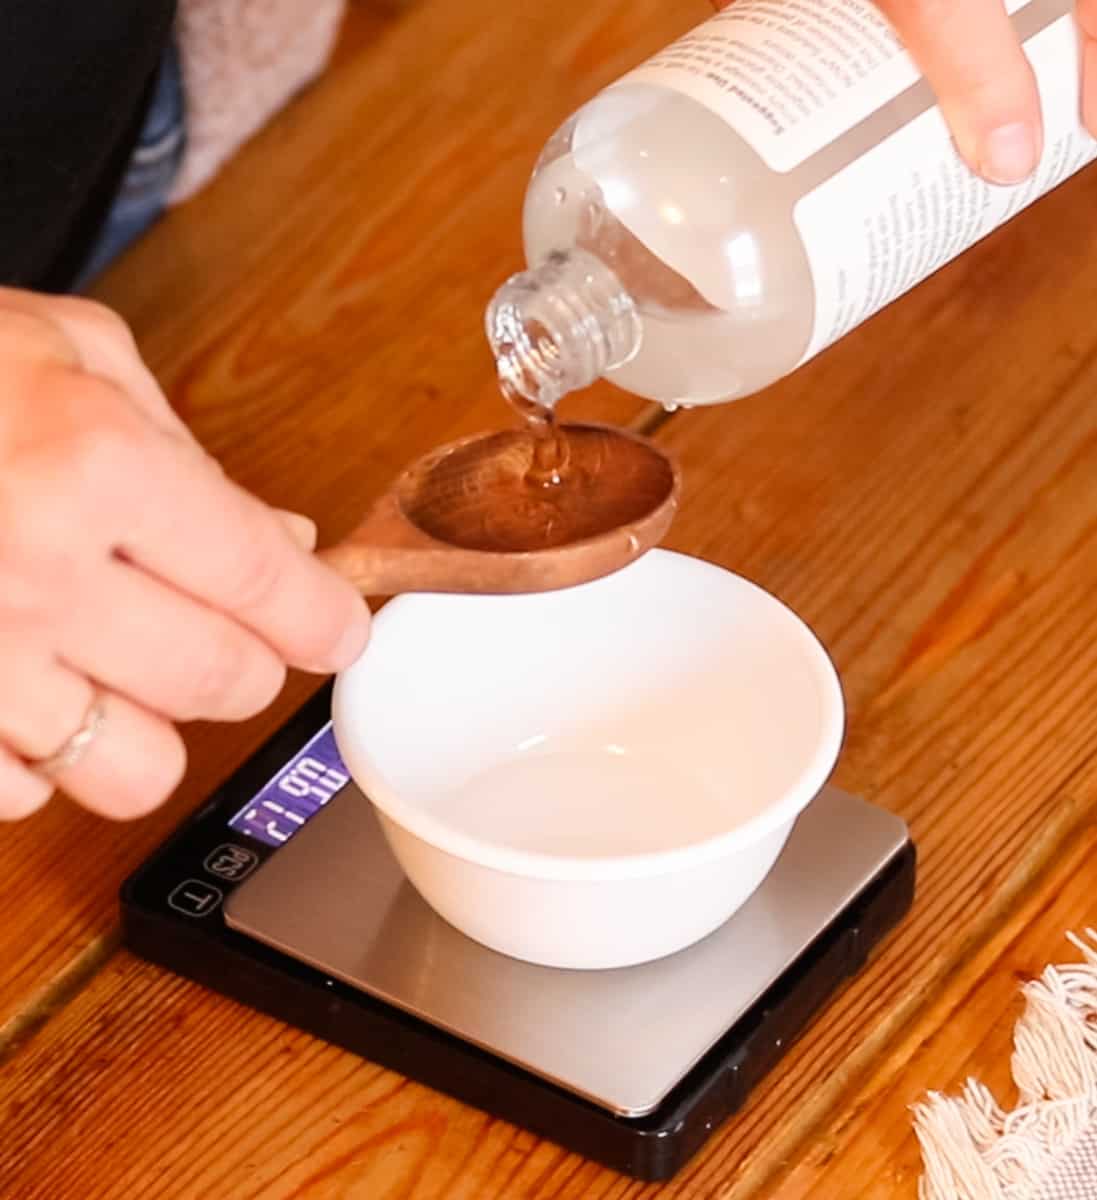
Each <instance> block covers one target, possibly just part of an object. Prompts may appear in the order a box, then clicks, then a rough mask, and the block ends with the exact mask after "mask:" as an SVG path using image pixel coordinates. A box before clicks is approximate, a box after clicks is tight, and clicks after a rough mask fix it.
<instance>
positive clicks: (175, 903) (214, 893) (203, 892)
mask: <svg viewBox="0 0 1097 1200" xmlns="http://www.w3.org/2000/svg"><path fill="white" fill-rule="evenodd" d="M223 898H224V893H223V892H222V891H221V889H220V888H216V887H214V886H213V884H212V883H203V882H202V880H201V879H185V880H184V881H183V882H182V883H181V884H179V886H178V887H177V888H176V889H175V890H174V891H173V892H172V893H171V895H170V896H169V897H168V904H169V905H170V906H171V907H172V908H174V909H175V911H176V912H181V913H182V914H183V915H184V916H187V917H204V916H206V915H207V914H208V913H211V912H213V910H214V909H215V908H216V907H217V906H218V905H219V904H220V903H221V901H222V899H223Z"/></svg>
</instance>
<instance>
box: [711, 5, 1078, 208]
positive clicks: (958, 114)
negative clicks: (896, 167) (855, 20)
mask: <svg viewBox="0 0 1097 1200" xmlns="http://www.w3.org/2000/svg"><path fill="white" fill-rule="evenodd" d="M713 3H714V5H715V7H716V8H717V9H724V8H728V7H729V6H730V5H731V3H733V0H713ZM876 6H877V8H879V9H880V11H881V12H882V13H883V14H884V16H886V17H887V19H888V20H889V21H890V22H891V23H892V25H893V26H894V27H895V30H896V32H897V33H898V34H899V37H900V39H901V40H902V42H903V44H904V45H905V46H906V47H907V49H908V50H909V51H910V53H911V55H912V56H913V58H914V59H915V61H916V62H917V63H918V66H919V67H920V68H921V70H922V72H923V74H924V75H925V76H926V78H927V79H928V80H929V83H930V85H931V86H932V88H933V90H934V92H935V93H936V95H937V98H938V101H939V103H940V106H941V111H942V113H943V114H944V116H945V119H946V120H947V121H948V124H949V128H950V129H951V130H952V136H953V140H954V141H955V143H956V148H957V150H958V151H959V152H960V154H961V155H962V156H963V158H964V159H965V160H966V161H967V162H968V164H969V165H970V166H971V167H972V169H973V170H975V171H976V172H978V174H980V175H982V176H983V177H984V178H986V179H988V180H990V181H991V182H992V183H1002V184H1008V183H1020V182H1021V181H1022V180H1023V179H1025V178H1027V177H1028V175H1030V174H1031V173H1032V170H1033V169H1034V168H1035V166H1036V164H1037V162H1038V161H1039V158H1040V153H1041V150H1042V147H1043V130H1042V122H1041V118H1040V98H1039V95H1038V93H1037V90H1036V81H1035V79H1034V77H1033V73H1032V68H1031V67H1030V66H1029V63H1028V59H1027V58H1026V57H1025V55H1024V52H1023V51H1022V49H1021V46H1020V43H1019V42H1018V40H1017V36H1016V34H1015V33H1014V32H1013V26H1012V25H1011V23H1010V20H1009V17H1008V16H1007V15H1006V11H1005V5H1004V4H1003V0H876ZM1076 8H1077V18H1078V24H1079V28H1080V33H1081V38H1082V78H1083V91H1082V96H1083V100H1082V119H1083V121H1084V123H1085V125H1086V127H1087V128H1088V129H1089V130H1090V132H1091V133H1094V134H1095V135H1097V0H1077V6H1076Z"/></svg>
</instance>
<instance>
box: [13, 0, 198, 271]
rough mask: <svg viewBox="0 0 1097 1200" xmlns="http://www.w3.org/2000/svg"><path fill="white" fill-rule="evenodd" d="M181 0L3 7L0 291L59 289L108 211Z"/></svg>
mask: <svg viewBox="0 0 1097 1200" xmlns="http://www.w3.org/2000/svg"><path fill="white" fill-rule="evenodd" d="M174 8H175V0H0V283H4V284H13V285H17V286H21V287H33V288H38V289H41V290H45V291H63V290H64V289H65V288H66V287H68V286H69V284H70V283H71V281H72V279H73V277H74V276H75V275H76V273H77V272H78V270H79V268H80V265H81V263H82V262H83V260H84V257H85V255H86V254H87V252H88V250H89V249H90V247H91V244H92V242H93V240H94V238H95V236H96V234H97V233H98V231H99V229H100V228H101V226H102V224H103V222H104V220H105V219H106V216H107V213H108V212H109V210H110V205H111V202H112V200H113V198H114V195H115V192H116V190H117V188H118V184H119V182H120V180H121V177H122V174H123V172H124V171H125V168H126V165H127V162H128V160H129V156H130V153H131V152H132V148H133V146H134V143H135V142H136V140H137V135H138V133H139V132H140V128H141V122H142V119H143V116H144V112H145V106H146V104H147V102H148V97H149V94H150V91H151V87H152V83H153V81H154V79H155V73H156V68H157V65H158V63H159V60H160V55H161V53H162V52H163V49H164V47H165V45H166V44H167V39H168V38H169V37H170V33H171V20H172V16H173V15H174Z"/></svg>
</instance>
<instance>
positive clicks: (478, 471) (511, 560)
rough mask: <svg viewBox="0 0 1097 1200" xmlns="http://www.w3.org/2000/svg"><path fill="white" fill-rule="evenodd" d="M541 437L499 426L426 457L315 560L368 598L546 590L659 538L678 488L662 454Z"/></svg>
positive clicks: (579, 429)
mask: <svg viewBox="0 0 1097 1200" xmlns="http://www.w3.org/2000/svg"><path fill="white" fill-rule="evenodd" d="M547 436H548V438H549V441H548V442H546V440H545V438H546V435H545V434H544V433H542V434H537V433H534V432H531V431H527V430H520V429H515V430H507V431H504V432H502V433H491V434H480V435H477V436H474V437H470V438H463V439H462V440H461V441H457V442H453V443H451V444H450V445H448V446H443V447H441V448H440V449H438V450H435V451H433V452H432V453H430V454H428V455H426V456H425V457H423V458H421V459H419V460H418V462H416V463H414V464H413V465H412V466H411V467H410V468H409V469H408V470H407V471H405V472H404V474H403V475H401V476H400V478H399V479H398V480H397V481H396V483H395V484H394V485H393V486H392V487H391V488H390V489H389V490H388V491H387V492H386V493H385V494H384V496H382V497H381V499H380V500H379V501H378V502H377V504H376V505H375V506H374V507H373V508H372V509H371V510H370V512H369V513H368V514H367V515H366V518H365V520H363V521H362V523H361V524H360V525H359V526H358V528H357V529H355V530H354V532H353V533H351V534H350V535H349V536H348V537H347V538H346V539H344V540H343V541H342V542H340V543H338V544H337V545H335V546H332V547H330V548H329V549H326V550H322V551H321V552H320V556H321V558H323V559H324V560H326V561H327V562H328V563H330V564H331V565H332V566H334V567H335V568H336V570H338V571H339V572H340V573H341V574H343V575H344V576H345V577H346V578H347V579H349V580H350V581H351V582H352V583H354V584H355V585H356V586H357V587H358V588H359V589H360V590H361V591H362V593H363V594H364V595H367V596H393V595H397V594H398V593H401V592H487V593H492V592H496V593H499V592H507V593H514V592H547V591H553V590H554V589H556V588H563V587H570V586H572V585H573V584H578V583H585V582H587V581H588V580H591V579H598V578H600V577H601V576H603V575H609V574H611V573H612V572H613V571H616V570H618V569H619V568H620V567H623V566H625V565H626V564H628V563H630V562H632V561H633V560H634V559H636V558H638V557H639V556H640V555H641V554H643V553H644V552H645V551H646V550H649V549H651V547H652V546H654V545H655V544H656V543H657V542H658V541H659V540H660V539H661V538H662V537H663V535H664V534H665V533H666V531H667V529H668V527H669V526H670V523H671V521H672V520H673V518H674V513H675V510H676V508H677V505H678V492H679V474H678V470H677V467H676V466H675V464H674V463H673V462H672V461H671V460H670V459H669V458H668V457H667V455H666V454H664V453H663V452H662V451H661V450H659V449H658V448H657V447H656V446H655V445H653V444H652V443H651V442H649V441H648V440H647V439H645V438H642V437H638V436H637V435H635V434H631V433H626V432H625V431H624V430H620V429H611V428H609V427H605V426H600V425H566V426H562V427H559V428H558V429H556V430H555V431H552V432H549V433H548V435H547ZM553 438H556V439H557V441H556V442H555V443H554V442H553V441H552V439H553ZM547 459H548V460H551V461H550V462H549V463H548V466H547V467H546V460H547Z"/></svg>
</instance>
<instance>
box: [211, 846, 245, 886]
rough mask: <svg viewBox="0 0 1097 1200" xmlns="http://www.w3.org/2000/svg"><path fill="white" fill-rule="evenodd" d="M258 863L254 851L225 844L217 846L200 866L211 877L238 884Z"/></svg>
mask: <svg viewBox="0 0 1097 1200" xmlns="http://www.w3.org/2000/svg"><path fill="white" fill-rule="evenodd" d="M258 862H259V855H258V854H256V853H255V851H254V850H249V849H247V847H246V846H236V845H232V844H225V845H222V846H218V847H217V849H216V850H214V851H213V853H212V854H209V855H207V856H206V861H205V862H204V863H203V864H202V865H203V866H204V867H205V868H206V870H207V871H209V873H210V874H211V875H216V876H218V878H220V879H231V880H232V882H233V883H239V882H240V880H241V879H243V878H244V877H245V876H247V875H250V874H251V873H252V871H253V870H255V867H256V865H257V864H258Z"/></svg>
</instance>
